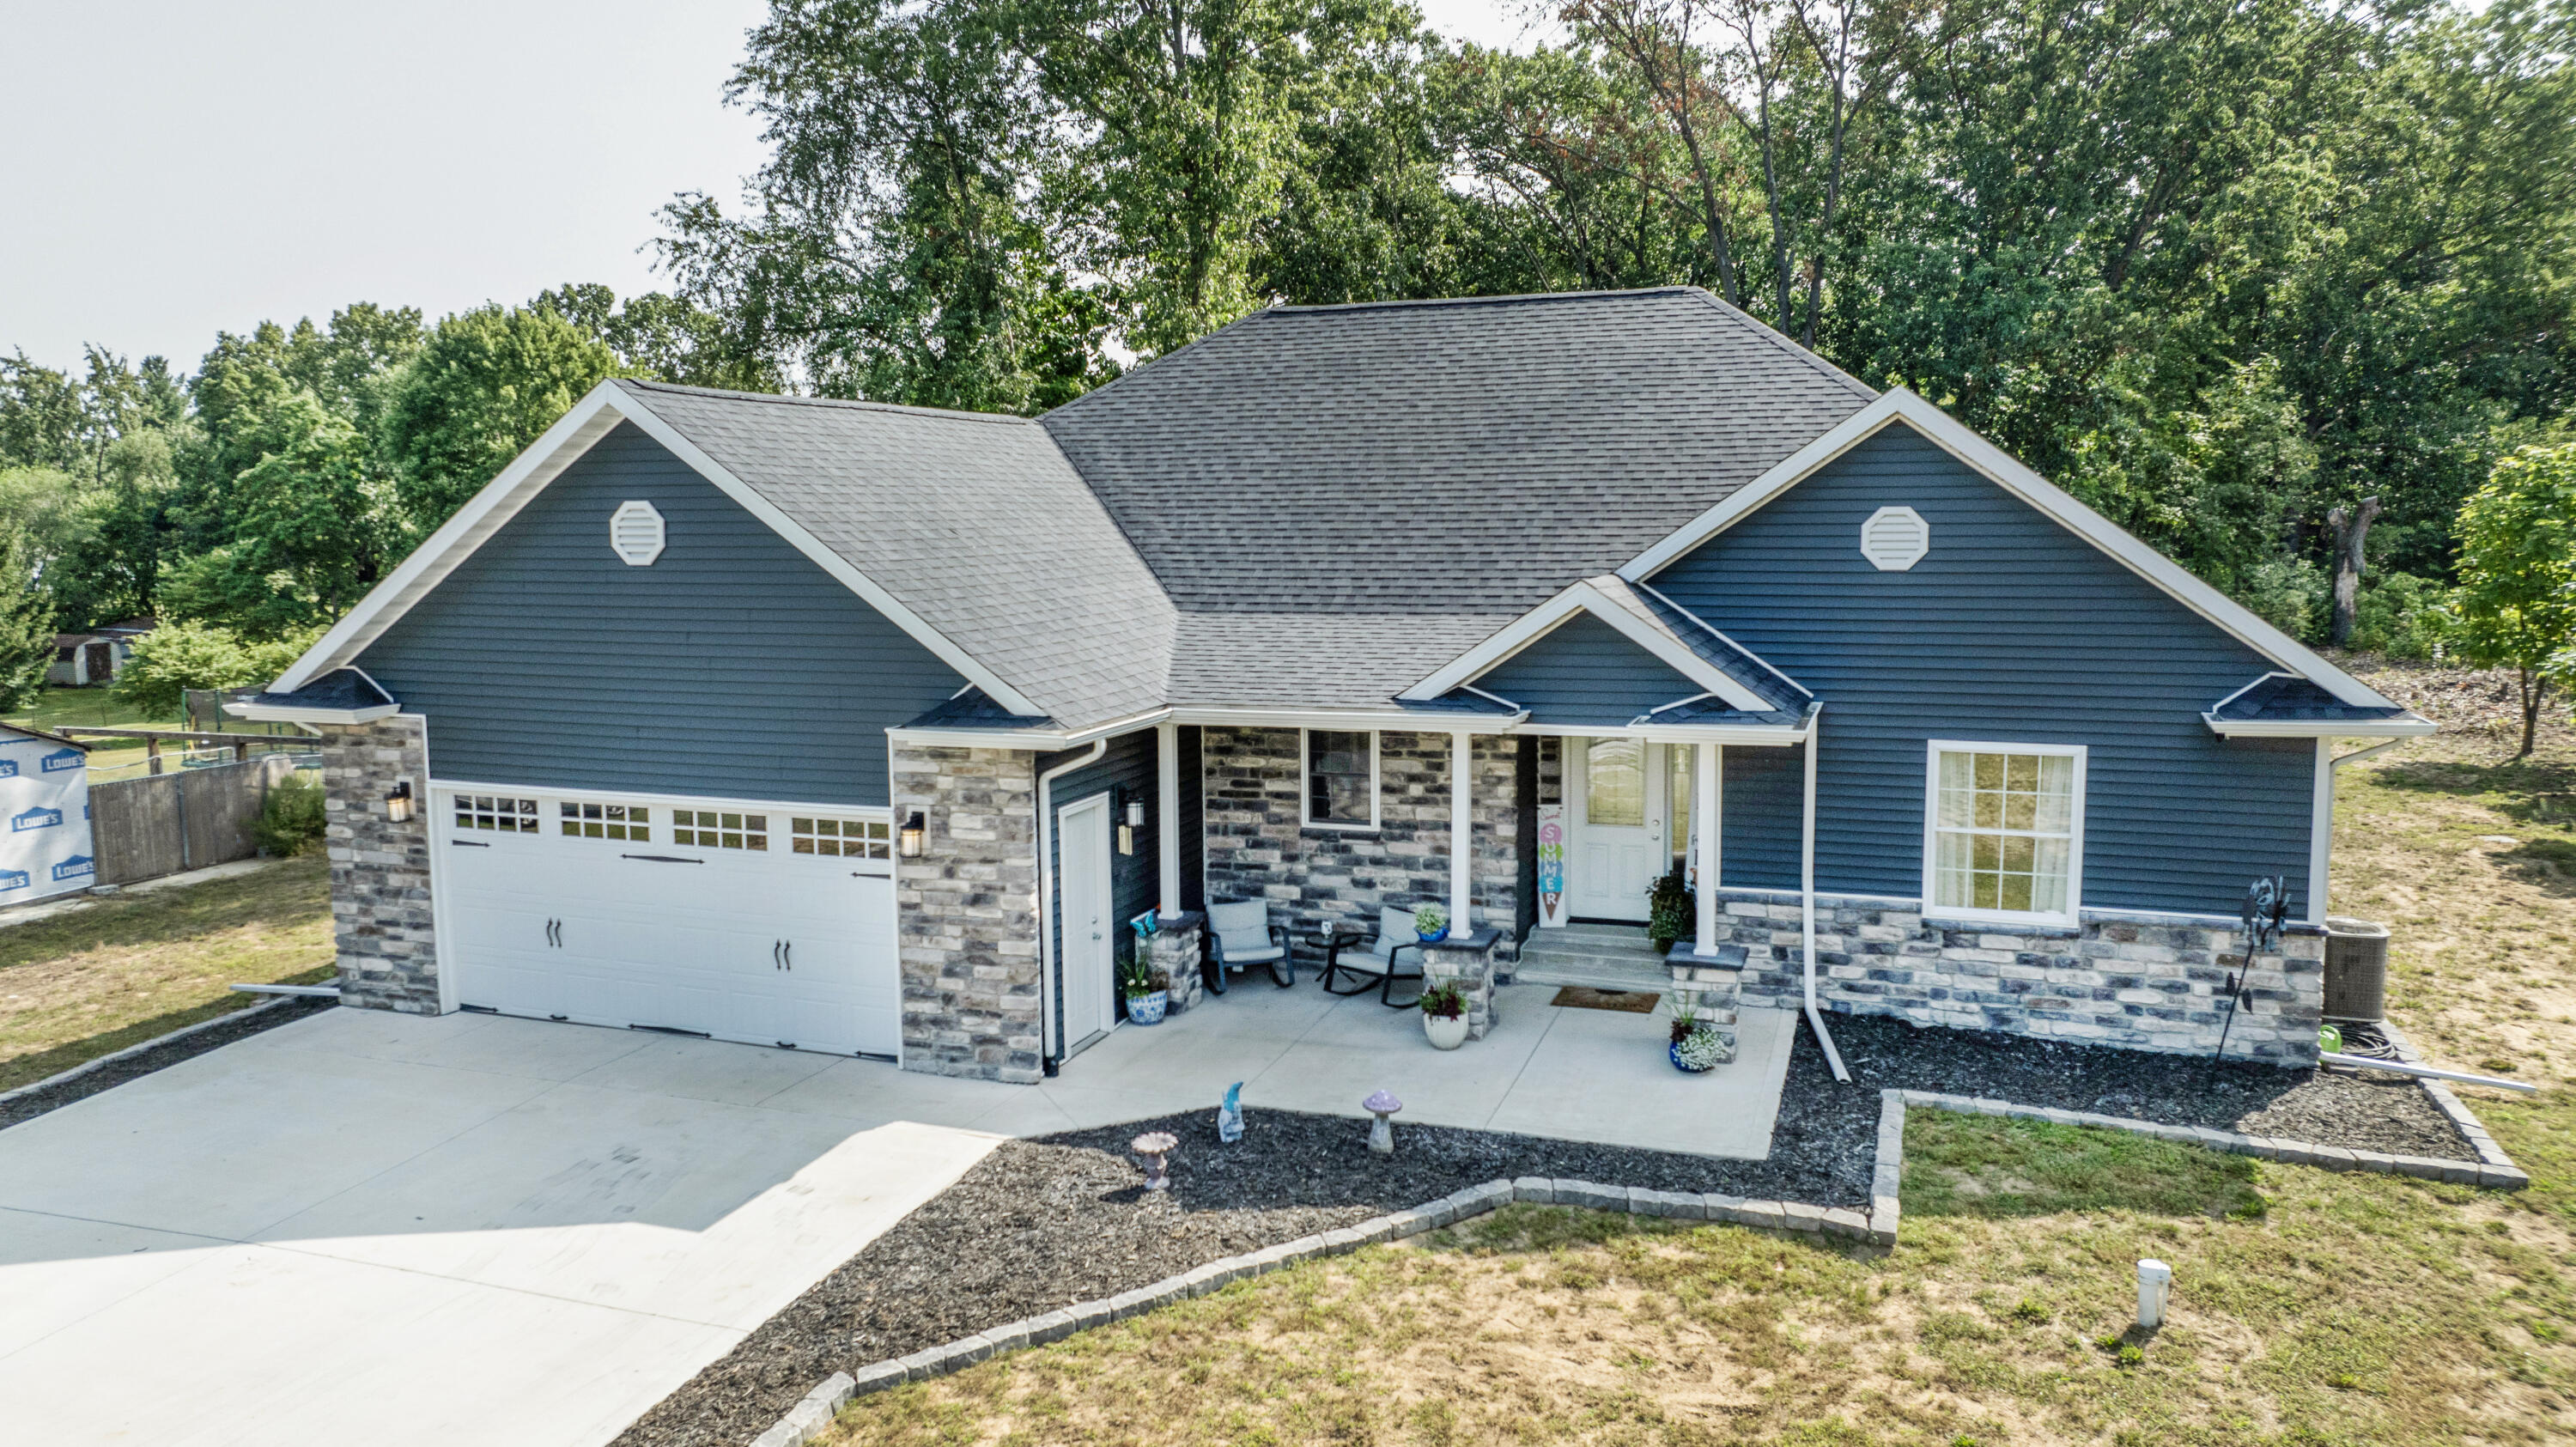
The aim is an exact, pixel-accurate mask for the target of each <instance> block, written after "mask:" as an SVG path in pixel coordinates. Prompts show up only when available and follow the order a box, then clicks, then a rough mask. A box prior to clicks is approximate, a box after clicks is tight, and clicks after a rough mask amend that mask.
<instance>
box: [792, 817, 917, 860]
mask: <svg viewBox="0 0 2576 1447" xmlns="http://www.w3.org/2000/svg"><path fill="white" fill-rule="evenodd" d="M787 822H788V825H789V830H788V838H789V845H788V847H789V848H790V849H791V850H793V851H794V852H795V853H798V854H826V855H836V856H838V857H840V858H843V859H886V858H890V857H892V855H893V853H894V851H893V850H892V849H891V848H890V847H888V846H889V845H891V844H892V842H893V830H894V826H893V825H891V824H888V823H886V822H885V821H884V820H882V819H790V820H788V821H787Z"/></svg>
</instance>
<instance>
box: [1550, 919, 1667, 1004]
mask: <svg viewBox="0 0 2576 1447" xmlns="http://www.w3.org/2000/svg"><path fill="white" fill-rule="evenodd" d="M1512 983H1513V984H1516V985H1585V986H1589V987H1590V988H1592V989H1595V990H1639V991H1646V992H1649V993H1655V994H1660V993H1662V992H1664V991H1666V990H1669V989H1671V988H1672V984H1673V977H1672V972H1671V971H1670V970H1668V969H1666V968H1665V967H1664V957H1663V956H1662V955H1660V954H1657V953H1656V952H1655V947H1654V946H1653V945H1652V944H1650V943H1648V941H1647V939H1646V931H1645V929H1644V928H1643V927H1641V926H1620V925H1597V924H1578V925H1568V926H1566V927H1565V928H1563V929H1551V930H1536V931H1533V932H1532V933H1531V935H1530V938H1529V941H1528V943H1526V944H1523V945H1522V946H1521V956H1520V961H1519V963H1518V964H1516V965H1514V966H1513V968H1512Z"/></svg>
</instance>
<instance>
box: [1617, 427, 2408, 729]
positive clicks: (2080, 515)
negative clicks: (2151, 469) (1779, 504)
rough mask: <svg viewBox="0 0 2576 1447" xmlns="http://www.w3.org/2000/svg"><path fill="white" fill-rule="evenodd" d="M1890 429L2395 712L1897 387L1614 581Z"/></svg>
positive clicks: (1681, 550)
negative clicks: (1906, 431)
mask: <svg viewBox="0 0 2576 1447" xmlns="http://www.w3.org/2000/svg"><path fill="white" fill-rule="evenodd" d="M1899 424H1903V425H1905V426H1907V427H1910V428H1911V429H1912V430H1913V431H1914V432H1916V433H1918V434H1920V435H1921V436H1922V437H1923V438H1924V439H1925V440H1927V441H1929V442H1930V443H1932V444H1933V445H1934V446H1936V447H1938V448H1940V449H1941V450H1942V451H1944V452H1947V453H1948V454H1950V456H1952V457H1954V458H1956V459H1957V460H1958V461H1959V462H1960V463H1962V464H1964V465H1965V466H1967V467H1968V468H1970V469H1971V470H1973V471H1975V472H1977V473H1979V474H1981V475H1982V476H1984V477H1985V478H1986V479H1987V480H1988V481H1990V482H1993V483H1994V484H1996V485H1997V486H1998V487H2001V488H2002V489H2003V490H2004V491H2005V492H2007V493H2010V494H2011V495H2012V496H2014V497H2016V498H2018V499H2019V500H2020V501H2022V502H2024V503H2026V504H2028V505H2029V506H2030V507H2031V508H2033V509H2034V510H2036V511H2038V512H2039V513H2040V514H2042V515H2043V516H2045V517H2047V518H2049V519H2051V520H2052V521H2054V522H2056V523H2057V524H2058V525H2059V526H2061V527H2063V528H2064V529H2065V530H2066V531H2068V532H2071V533H2073V534H2074V535H2075V536H2077V537H2078V538H2081V539H2083V540H2084V541H2085V542H2086V543H2088V544H2090V545H2091V546H2092V547H2093V548H2094V549H2096V550H2097V551H2099V552H2101V553H2102V554H2104V555H2105V556H2107V557H2109V558H2110V559H2111V560H2112V561H2114V562H2117V563H2118V564H2119V565H2120V566H2122V567H2124V568H2126V569H2128V570H2129V571H2130V572H2132V573H2135V574H2136V575H2137V576H2139V577H2141V578H2143V579H2145V580H2146V581H2147V582H2149V583H2150V584H2153V585H2154V586H2155V587H2156V588H2158V589H2159V590H2161V591H2162V592H2164V593H2165V594H2166V595H2168V596H2170V597H2172V598H2173V599H2174V600H2175V601H2176V602H2178V603H2180V604H2181V605H2182V606H2183V607H2185V608H2187V609H2189V610H2190V611H2192V612H2194V613H2197V614H2199V615H2200V616H2201V617H2202V618H2203V619H2205V620H2207V621H2208V622H2209V623H2211V624H2212V625H2213V626H2215V627H2217V628H2218V629H2219V630H2220V631H2222V632H2224V633H2226V634H2227V635H2229V636H2230V637H2232V638H2234V639H2236V640H2237V641H2238V642H2239V643H2242V644H2243V645H2245V646H2246V647H2247V648H2250V649H2252V650H2253V651H2254V652H2256V653H2257V654H2260V655H2261V656H2263V657H2265V658H2267V659H2270V660H2271V661H2273V662H2275V663H2278V664H2280V665H2281V666H2282V667H2284V668H2285V669H2288V670H2289V671H2291V672H2292V673H2295V674H2297V675H2298V676H2300V677H2302V678H2305V679H2308V680H2310V681H2312V682H2314V683H2315V684H2316V685H2317V686H2318V687H2319V688H2321V689H2323V690H2325V691H2326V692H2327V693H2329V694H2331V695H2333V696H2334V697H2335V698H2337V699H2340V700H2341V701H2343V702H2345V703H2348V704H2352V705H2356V706H2358V707H2362V708H2394V707H2396V705H2395V704H2393V703H2392V702H2391V701H2390V700H2388V699H2387V698H2385V697H2382V696H2381V695H2380V694H2379V693H2378V691H2376V690H2374V689H2372V688H2371V687H2370V686H2369V685H2367V684H2365V683H2363V682H2361V680H2359V679H2357V678H2354V677H2353V676H2352V675H2351V674H2348V673H2346V672H2344V671H2343V670H2342V669H2340V668H2337V667H2336V666H2335V665H2333V664H2332V663H2329V662H2327V661H2326V660H2325V659H2324V658H2321V657H2319V656H2318V655H2317V654H2316V653H2315V652H2314V651H2313V650H2311V649H2309V648H2307V647H2306V646H2305V645H2303V644H2301V643H2299V642H2298V641H2297V640H2296V639H2294V638H2291V637H2290V636H2289V635H2288V634H2286V633H2283V632H2282V631H2281V630H2279V629H2278V628H2275V627H2273V626H2272V625H2271V624H2269V623H2266V622H2264V621H2263V620H2262V619H2261V618H2259V617H2257V616H2255V614H2254V613H2253V612H2252V611H2251V610H2249V609H2247V608H2246V607H2245V606H2244V605H2243V604H2241V603H2238V602H2236V601H2235V600H2234V599H2232V598H2229V597H2228V596H2227V595H2226V594H2224V593H2221V592H2219V591H2218V590H2217V589H2216V588H2213V587H2211V586H2210V585H2209V584H2207V583H2205V582H2202V581H2201V580H2200V579H2199V578H2197V577H2194V576H2193V575H2192V574H2191V573H2189V572H2188V571H2186V570H2185V569H2184V568H2183V567H2182V565H2181V564H2179V563H2176V562H2174V561H2173V560H2172V559H2170V558H2168V557H2166V556H2164V555H2163V554H2162V553H2159V552H2157V551H2156V550H2155V549H2153V548H2151V547H2148V546H2147V545H2146V544H2145V543H2143V542H2140V541H2139V540H2138V539H2137V538H2135V537H2133V536H2131V535H2130V534H2129V533H2127V532H2126V531H2124V530H2122V529H2121V528H2120V527H2118V526H2117V525H2115V524H2114V523H2112V522H2111V520H2110V519H2108V518H2106V517H2103V516H2102V515H2101V514H2100V513H2097V512H2095V511H2093V510H2092V509H2091V508H2089V507H2086V506H2085V505H2084V504H2083V503H2081V502H2078V501H2076V500H2075V498H2074V497H2072V496H2070V495H2069V494H2068V493H2066V492H2065V491H2064V490H2063V489H2061V488H2059V487H2057V486H2056V485H2055V484H2053V483H2051V482H2049V481H2048V480H2047V479H2046V478H2043V477H2041V476H2040V475H2039V474H2038V473H2035V472H2033V471H2031V470H2030V469H2029V468H2027V467H2024V466H2023V465H2022V464H2021V463H2019V462H2017V461H2015V460H2014V459H2013V458H2012V456H2011V455H2010V454H2008V453H2006V452H2005V451H2004V450H2003V449H2001V448H1999V447H1997V446H1995V445H1994V444H1993V443H1991V442H1988V441H1987V440H1986V439H1984V438H1983V437H1980V436H1978V435H1977V434H1976V433H1974V432H1972V431H1970V430H1969V429H1968V428H1966V427H1965V426H1962V425H1961V424H1960V423H1959V422H1958V421H1956V420H1955V419H1953V418H1952V417H1951V416H1950V415H1949V414H1948V413H1946V412H1943V411H1942V410H1941V409H1939V408H1938V407H1935V406H1933V405H1932V404H1931V403H1929V402H1926V401H1924V400H1923V399H1922V398H1921V397H1918V396H1916V395H1915V394H1914V393H1912V392H1909V391H1907V390H1905V389H1904V388H1902V387H1900V388H1897V389H1895V390H1894V391H1891V392H1888V393H1886V394H1884V395H1882V396H1881V397H1879V399H1878V400H1877V401H1875V402H1872V403H1871V404H1870V405H1869V406H1867V407H1865V408H1862V409H1861V410H1860V411H1858V412H1855V413H1853V414H1852V415H1851V416H1849V417H1847V418H1845V419H1843V420H1842V421H1841V422H1840V423H1839V424H1837V425H1835V426H1834V427H1833V428H1831V429H1829V430H1828V431H1826V432H1825V433H1823V434H1822V435H1820V436H1818V437H1817V438H1816V439H1815V440H1813V441H1811V442H1809V443H1808V444H1807V445H1806V446H1804V447H1801V448H1799V449H1798V450H1797V451H1796V452H1795V453H1793V454H1792V455H1790V456H1789V457H1787V458H1785V459H1783V460H1782V461H1781V462H1780V463H1779V464H1777V465H1776V466H1774V467H1772V468H1770V469H1769V470H1768V471H1766V472H1764V473H1763V474H1762V475H1761V476H1760V477H1758V478H1755V479H1754V480H1753V481H1751V482H1750V483H1747V484H1746V485H1744V486H1742V487H1739V488H1735V489H1733V490H1731V491H1729V492H1728V493H1727V494H1726V495H1725V496H1724V497H1722V498H1720V499H1719V500H1718V501H1717V502H1716V504H1715V505H1713V506H1711V507H1709V508H1708V509H1706V510H1705V511H1703V512H1702V513H1701V514H1700V515H1699V516H1698V517H1695V518H1693V519H1691V521H1690V522H1688V523H1687V524H1685V525H1683V526H1682V527H1679V528H1676V529H1674V530H1673V531H1672V532H1670V533H1668V534H1666V535H1665V536H1664V537H1663V538H1661V539H1660V540H1658V541H1657V542H1656V543H1654V545H1652V546H1651V547H1648V548H1646V549H1644V550H1643V551H1641V552H1639V553H1638V554H1637V555H1636V556H1635V557H1633V558H1631V559H1629V560H1628V561H1627V562H1626V563H1624V564H1622V565H1621V566H1620V568H1619V570H1618V573H1619V576H1620V577H1622V578H1625V579H1628V580H1630V581H1632V582H1650V581H1651V580H1652V579H1653V578H1654V577H1655V575H1656V574H1657V573H1659V572H1661V571H1662V570H1663V569H1664V568H1666V567H1667V566H1669V565H1671V564H1672V563H1673V562H1675V561H1676V560H1678V559H1680V558H1682V557H1684V556H1685V555H1687V554H1689V553H1691V552H1693V551H1694V550H1696V549H1698V548H1699V547H1700V546H1701V545H1702V544H1704V543H1706V542H1708V541H1709V540H1710V539H1711V538H1714V537H1716V536H1718V535H1719V534H1721V533H1723V532H1725V531H1726V530H1727V529H1728V528H1730V527H1732V526H1734V525H1735V524H1736V523H1737V522H1738V521H1740V520H1741V519H1743V518H1744V517H1746V516H1748V515H1750V514H1751V513H1753V512H1754V511H1755V510H1757V509H1759V508H1761V507H1762V506H1763V505H1765V504H1766V503H1769V502H1770V501H1772V500H1773V499H1774V498H1777V497H1779V496H1780V495H1781V494H1783V493H1785V492H1787V491H1788V490H1789V489H1790V488H1792V487H1795V486H1796V485H1797V484H1798V483H1800V482H1802V481H1804V480H1806V479H1807V478H1809V477H1812V476H1814V475H1815V474H1816V472H1817V471H1818V470H1820V469H1822V468H1823V467H1825V466H1826V465H1827V464H1828V463H1831V462H1832V461H1834V460H1835V459H1836V458H1838V457H1841V456H1842V455H1843V454H1844V453H1846V452H1849V451H1850V450H1851V449H1852V448H1854V447H1856V446H1858V445H1860V444H1861V443H1863V442H1865V441H1867V440H1869V439H1870V438H1872V437H1875V436H1877V435H1878V434H1879V433H1880V432H1882V431H1884V430H1886V429H1887V428H1889V427H1891V426H1896V425H1899ZM1937 545H1938V544H1937V543H1936V546H1937Z"/></svg>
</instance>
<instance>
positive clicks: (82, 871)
mask: <svg viewBox="0 0 2576 1447" xmlns="http://www.w3.org/2000/svg"><path fill="white" fill-rule="evenodd" d="M96 872H97V861H95V860H93V859H91V858H90V857H89V856H88V855H86V854H75V855H73V856H72V857H71V858H69V859H66V860H64V861H63V862H62V863H60V864H57V865H55V866H54V878H56V879H87V878H88V877H89V876H90V875H92V874H94V873H96Z"/></svg>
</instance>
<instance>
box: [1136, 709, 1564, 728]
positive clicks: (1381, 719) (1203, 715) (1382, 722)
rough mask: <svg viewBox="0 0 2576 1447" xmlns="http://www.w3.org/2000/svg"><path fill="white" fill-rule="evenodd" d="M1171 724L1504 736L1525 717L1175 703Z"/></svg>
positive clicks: (1520, 713)
mask: <svg viewBox="0 0 2576 1447" xmlns="http://www.w3.org/2000/svg"><path fill="white" fill-rule="evenodd" d="M1171 718H1172V722H1174V723H1176V724H1189V725H1193V726H1196V727H1201V728H1246V729H1332V730H1335V731H1336V732H1341V733H1363V732H1366V733H1396V734H1409V733H1425V734H1438V733H1455V732H1456V731H1458V730H1460V729H1465V730H1467V731H1468V732H1470V733H1480V734H1504V733H1512V732H1515V731H1516V730H1517V729H1518V727H1519V725H1520V724H1521V723H1522V722H1523V721H1525V720H1526V719H1528V718H1529V710H1527V709H1520V710H1518V711H1516V712H1513V713H1508V714H1499V713H1474V714H1470V713H1458V714H1438V713H1426V712H1413V713H1406V712H1401V711H1399V710H1396V709H1391V708H1390V709H1358V708H1340V709H1336V708H1255V707H1222V706H1218V707H1196V708H1185V707H1175V708H1174V709H1173V710H1172V712H1171Z"/></svg>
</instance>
